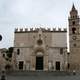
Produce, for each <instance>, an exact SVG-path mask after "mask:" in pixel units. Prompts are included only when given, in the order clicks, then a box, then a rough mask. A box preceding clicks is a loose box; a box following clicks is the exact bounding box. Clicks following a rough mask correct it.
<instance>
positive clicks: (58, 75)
mask: <svg viewBox="0 0 80 80" xmlns="http://www.w3.org/2000/svg"><path fill="white" fill-rule="evenodd" d="M6 78H7V80H80V73H77V74H76V75H73V74H72V73H70V74H68V73H65V72H19V73H16V72H15V73H10V74H7V75H6Z"/></svg>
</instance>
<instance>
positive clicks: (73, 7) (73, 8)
mask: <svg viewBox="0 0 80 80" xmlns="http://www.w3.org/2000/svg"><path fill="white" fill-rule="evenodd" d="M73 10H76V8H75V6H74V3H73V6H72V11H73Z"/></svg>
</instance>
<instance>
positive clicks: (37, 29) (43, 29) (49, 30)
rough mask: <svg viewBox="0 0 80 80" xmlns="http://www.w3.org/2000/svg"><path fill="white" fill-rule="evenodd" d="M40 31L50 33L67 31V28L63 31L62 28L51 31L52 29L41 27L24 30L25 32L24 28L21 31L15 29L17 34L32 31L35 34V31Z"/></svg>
mask: <svg viewBox="0 0 80 80" xmlns="http://www.w3.org/2000/svg"><path fill="white" fill-rule="evenodd" d="M39 29H41V30H42V31H43V32H45V31H48V32H56V31H59V32H60V31H67V29H66V28H63V29H62V28H58V29H57V28H53V29H52V30H51V28H47V29H46V28H41V27H40V28H34V29H33V28H30V29H29V28H24V30H23V28H20V29H19V28H16V29H15V32H30V31H31V32H34V31H39Z"/></svg>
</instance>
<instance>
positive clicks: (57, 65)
mask: <svg viewBox="0 0 80 80" xmlns="http://www.w3.org/2000/svg"><path fill="white" fill-rule="evenodd" d="M56 70H60V62H59V61H57V62H56Z"/></svg>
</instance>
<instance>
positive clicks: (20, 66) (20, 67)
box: [19, 61, 23, 70]
mask: <svg viewBox="0 0 80 80" xmlns="http://www.w3.org/2000/svg"><path fill="white" fill-rule="evenodd" d="M19 70H23V61H19Z"/></svg>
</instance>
